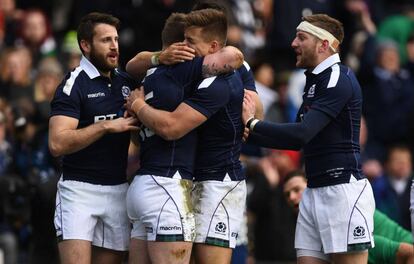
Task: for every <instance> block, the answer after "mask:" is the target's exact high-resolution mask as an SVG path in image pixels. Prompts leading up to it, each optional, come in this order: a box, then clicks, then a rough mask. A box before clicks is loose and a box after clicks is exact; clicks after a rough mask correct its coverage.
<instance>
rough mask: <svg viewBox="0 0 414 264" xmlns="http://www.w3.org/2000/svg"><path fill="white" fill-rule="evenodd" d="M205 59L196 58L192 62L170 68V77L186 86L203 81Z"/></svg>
mask: <svg viewBox="0 0 414 264" xmlns="http://www.w3.org/2000/svg"><path fill="white" fill-rule="evenodd" d="M203 62H204V57H195V58H194V59H193V60H191V61H185V62H182V63H179V64H176V65H173V66H171V67H170V68H169V73H170V76H171V77H172V78H173V79H175V80H176V81H177V82H178V83H179V84H182V85H186V84H188V83H190V82H193V81H195V80H201V79H202V78H203V77H202V70H203Z"/></svg>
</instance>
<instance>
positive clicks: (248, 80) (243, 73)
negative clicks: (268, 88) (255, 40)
mask: <svg viewBox="0 0 414 264" xmlns="http://www.w3.org/2000/svg"><path fill="white" fill-rule="evenodd" d="M236 72H237V73H238V74H240V78H241V79H242V82H243V88H244V89H246V90H250V91H255V92H256V82H255V81H254V75H253V72H252V70H251V68H250V65H249V64H248V63H247V62H246V61H244V62H243V65H242V66H241V67H240V68H238V69H237V71H236Z"/></svg>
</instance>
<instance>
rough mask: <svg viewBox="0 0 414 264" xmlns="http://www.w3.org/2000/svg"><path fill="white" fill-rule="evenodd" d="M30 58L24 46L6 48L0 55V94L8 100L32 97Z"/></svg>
mask: <svg viewBox="0 0 414 264" xmlns="http://www.w3.org/2000/svg"><path fill="white" fill-rule="evenodd" d="M31 73H32V58H31V55H30V51H29V50H28V49H27V48H25V47H17V48H14V47H13V48H7V49H5V50H4V51H3V52H2V53H1V56H0V96H1V97H4V98H5V99H7V100H9V101H10V102H14V101H17V100H18V99H20V98H22V97H26V98H30V99H31V98H33V83H32V82H33V80H32V75H31Z"/></svg>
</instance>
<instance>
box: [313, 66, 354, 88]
mask: <svg viewBox="0 0 414 264" xmlns="http://www.w3.org/2000/svg"><path fill="white" fill-rule="evenodd" d="M354 78H355V75H354V74H353V72H352V70H351V69H350V68H349V67H347V66H345V65H342V64H339V63H337V64H334V65H332V66H330V67H328V68H327V69H326V70H324V71H323V72H322V73H320V74H319V78H318V79H319V82H320V83H321V86H322V87H325V88H327V89H329V88H333V87H338V86H349V85H350V84H351V81H352V79H354Z"/></svg>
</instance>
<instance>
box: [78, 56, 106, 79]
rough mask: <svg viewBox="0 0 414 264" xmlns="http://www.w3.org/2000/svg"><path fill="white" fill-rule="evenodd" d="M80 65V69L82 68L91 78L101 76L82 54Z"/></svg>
mask: <svg viewBox="0 0 414 264" xmlns="http://www.w3.org/2000/svg"><path fill="white" fill-rule="evenodd" d="M80 67H81V68H82V70H84V71H85V72H86V74H87V75H88V76H89V78H91V79H95V78H97V77H99V76H101V74H100V73H99V71H98V69H97V68H96V67H95V66H94V65H93V64H92V63H91V62H90V61H89V60H88V59H87V58H86V57H85V56H83V55H82V59H81V61H80Z"/></svg>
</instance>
